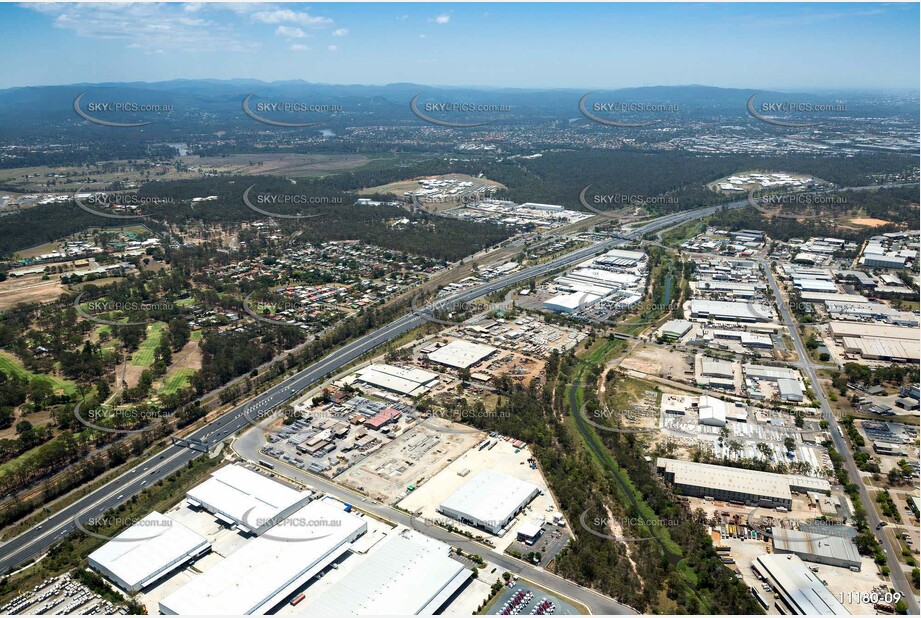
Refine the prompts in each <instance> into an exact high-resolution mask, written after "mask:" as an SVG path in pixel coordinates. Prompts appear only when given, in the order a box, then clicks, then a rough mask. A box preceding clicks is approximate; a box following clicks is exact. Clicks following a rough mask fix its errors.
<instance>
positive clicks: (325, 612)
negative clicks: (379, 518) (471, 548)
mask: <svg viewBox="0 0 921 618" xmlns="http://www.w3.org/2000/svg"><path fill="white" fill-rule="evenodd" d="M450 555H451V547H450V546H449V545H447V544H445V543H442V542H441V541H438V540H435V539H432V538H429V537H427V536H424V535H422V534H419V533H418V532H414V531H412V530H402V531H401V532H399V533H397V534H392V535H391V536H390V538H389V539H387V540H386V541H384V542H383V543H382V544H381V547H380V548H378V549H376V550H374V551H372V552H371V553H370V555H368V557H367V558H366V559H365V561H364V562H362V563H361V564H360V565H358V566H357V567H355V568H354V569H353V570H351V571H349V573H348V574H346V575H345V577H343V578H342V579H340V580H339V581H338V582H336V583H335V584H334V585H333V586H332V587H331V588H330V589H329V590H327V591H325V592H324V593H323V595H322V596H321V597H320V598H318V599H317V600H316V601H314V602H312V603H310V604H308V605H306V606H305V607H304V609H303V610H302V611H301V612H300V613H303V614H309V615H312V616H371V615H374V614H392V615H399V616H419V615H421V616H431V615H434V614H437V613H439V610H440V609H441V608H442V606H444V605H445V604H446V603H447V602H448V601H449V599H451V597H452V596H453V595H455V594H456V593H457V591H458V590H460V589H461V588H462V587H463V586H464V584H465V583H466V582H467V581H468V580H469V579H470V577H471V575H473V573H472V571H470V570H469V569H468V568H466V567H465V566H464V565H463V564H462V563H460V562H458V561H457V560H454V559H453V558H451V557H450Z"/></svg>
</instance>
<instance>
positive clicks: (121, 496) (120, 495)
mask: <svg viewBox="0 0 921 618" xmlns="http://www.w3.org/2000/svg"><path fill="white" fill-rule="evenodd" d="M124 497H125V494H118V495H117V496H115V499H116V500H121V499H122V498H124Z"/></svg>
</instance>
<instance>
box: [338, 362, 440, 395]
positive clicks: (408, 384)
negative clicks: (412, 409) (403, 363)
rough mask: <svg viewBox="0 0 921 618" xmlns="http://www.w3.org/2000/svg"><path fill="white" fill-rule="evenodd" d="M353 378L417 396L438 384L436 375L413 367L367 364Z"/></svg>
mask: <svg viewBox="0 0 921 618" xmlns="http://www.w3.org/2000/svg"><path fill="white" fill-rule="evenodd" d="M355 380H356V381H357V382H363V383H365V384H367V385H369V386H374V387H376V388H381V389H384V390H386V391H391V392H394V393H398V394H400V395H406V396H408V397H417V396H419V395H424V394H425V393H427V392H428V391H429V389H431V388H432V387H434V386H435V385H437V384H438V375H437V374H434V373H431V372H429V371H423V370H422V369H416V368H414V367H396V366H394V365H368V366H367V367H364V368H362V369H359V370H358V371H357V372H356V373H355Z"/></svg>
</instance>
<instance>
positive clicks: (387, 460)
mask: <svg viewBox="0 0 921 618" xmlns="http://www.w3.org/2000/svg"><path fill="white" fill-rule="evenodd" d="M452 428H453V429H454V431H456V432H452ZM484 435H485V434H483V433H482V432H479V431H475V430H473V429H471V428H468V427H465V426H463V425H459V424H457V423H452V422H450V421H446V420H444V419H439V418H435V417H432V418H429V419H427V420H426V421H424V422H423V423H420V424H419V425H417V426H416V427H414V428H413V429H411V430H409V431H407V432H406V433H404V434H402V435H400V436H399V437H397V438H394V439H393V440H392V441H390V442H389V443H387V444H385V445H384V446H383V447H382V448H380V449H378V450H377V451H376V452H374V453H372V454H371V455H369V456H368V457H367V458H366V459H364V460H362V461H361V462H360V463H358V464H356V465H354V466H352V467H351V468H349V469H348V470H346V471H345V472H343V473H342V474H341V475H339V476H338V477H337V478H336V480H337V481H338V482H340V483H343V484H345V485H348V486H350V487H353V488H355V489H358V490H359V491H364V492H365V493H367V494H368V495H369V496H370V497H372V498H374V499H376V500H380V501H381V502H386V503H391V502H395V501H396V500H398V499H400V498H402V497H403V496H404V495H406V493H407V488H408V487H409V486H410V485H420V484H422V483H425V482H426V481H428V480H429V479H431V478H432V477H433V476H435V475H436V474H438V473H439V472H440V471H441V470H442V469H444V467H445V466H447V465H448V464H449V463H451V462H452V461H454V460H456V459H457V458H458V457H460V456H461V455H462V454H463V453H464V452H466V451H467V450H468V449H470V448H472V447H473V446H474V445H476V444H477V443H478V442H480V441H482V439H483V436H484ZM362 488H363V489H362Z"/></svg>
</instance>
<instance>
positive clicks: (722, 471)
mask: <svg viewBox="0 0 921 618" xmlns="http://www.w3.org/2000/svg"><path fill="white" fill-rule="evenodd" d="M656 468H657V469H658V470H659V472H660V473H662V474H664V476H665V480H666V481H667V482H668V483H669V484H671V485H672V486H673V487H674V488H675V491H676V492H677V493H679V494H682V495H685V496H694V497H697V498H705V497H709V498H713V499H714V500H724V501H726V502H743V503H745V504H756V505H758V506H763V507H768V508H775V507H778V506H782V507H784V508H787V509H789V508H790V507H791V506H793V492H794V491H797V492H801V493H806V492H808V491H814V492H819V493H824V492H827V491H830V490H831V485H829V483H828V481H826V480H823V479H819V478H813V477H809V476H798V475H793V474H774V473H772V472H760V471H758V470H745V469H743V468H729V467H726V466H715V465H713V464H702V463H695V462H693V461H681V460H679V459H667V458H664V457H660V458H659V459H658V460H657V461H656Z"/></svg>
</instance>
